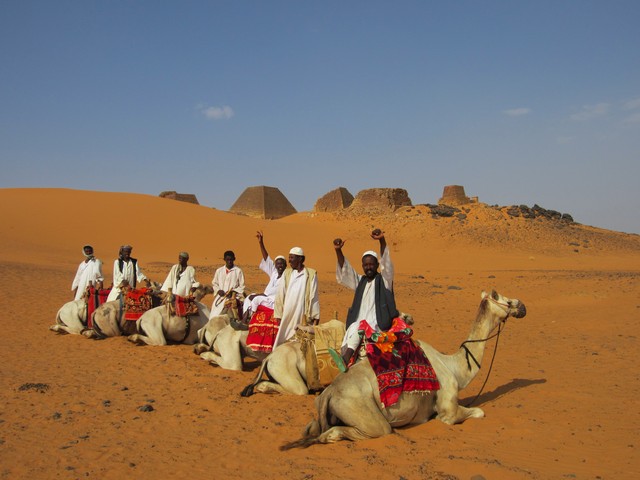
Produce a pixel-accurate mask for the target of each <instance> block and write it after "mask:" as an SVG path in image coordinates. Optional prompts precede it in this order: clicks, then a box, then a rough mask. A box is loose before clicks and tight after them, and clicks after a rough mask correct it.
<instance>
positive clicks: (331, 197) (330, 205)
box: [313, 187, 353, 212]
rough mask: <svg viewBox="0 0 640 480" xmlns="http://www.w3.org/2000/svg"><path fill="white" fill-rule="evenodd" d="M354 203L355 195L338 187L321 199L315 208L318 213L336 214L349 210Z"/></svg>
mask: <svg viewBox="0 0 640 480" xmlns="http://www.w3.org/2000/svg"><path fill="white" fill-rule="evenodd" d="M352 202H353V195H351V193H349V190H347V189H346V188H344V187H338V188H336V189H335V190H331V191H330V192H329V193H325V194H324V195H323V196H322V197H320V198H319V199H318V200H317V201H316V204H315V205H314V207H313V210H314V211H316V212H335V211H336V210H343V209H345V208H348V207H349V206H350V205H351V203H352Z"/></svg>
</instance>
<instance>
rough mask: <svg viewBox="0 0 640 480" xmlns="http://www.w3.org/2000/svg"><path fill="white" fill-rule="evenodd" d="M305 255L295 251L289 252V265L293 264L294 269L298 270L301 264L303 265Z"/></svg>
mask: <svg viewBox="0 0 640 480" xmlns="http://www.w3.org/2000/svg"><path fill="white" fill-rule="evenodd" d="M303 258H304V257H301V256H300V255H294V254H293V253H290V254H289V265H291V268H293V269H294V270H298V269H299V268H300V266H301V265H302V259H303Z"/></svg>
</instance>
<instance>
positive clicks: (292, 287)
mask: <svg viewBox="0 0 640 480" xmlns="http://www.w3.org/2000/svg"><path fill="white" fill-rule="evenodd" d="M307 276H308V275H307V271H306V269H304V268H303V269H302V271H300V272H299V271H297V270H293V271H292V272H291V276H290V277H289V284H288V285H287V286H286V289H285V282H284V280H283V281H282V282H280V284H279V285H278V294H277V295H276V303H275V309H274V313H273V316H274V318H280V328H279V329H278V335H277V336H276V340H275V343H274V344H273V348H276V347H277V346H278V345H280V344H282V343H284V342H286V341H287V340H289V339H290V338H291V337H293V336H294V335H295V333H296V328H297V327H298V325H300V323H301V322H302V318H303V316H304V315H305V311H304V309H305V300H306V299H307V298H308V299H309V313H308V316H309V318H308V320H309V321H311V320H316V319H319V318H320V302H319V300H318V275H317V274H316V275H315V276H314V278H313V280H312V282H311V285H310V288H309V291H308V292H307V291H306V286H307ZM283 278H284V274H283Z"/></svg>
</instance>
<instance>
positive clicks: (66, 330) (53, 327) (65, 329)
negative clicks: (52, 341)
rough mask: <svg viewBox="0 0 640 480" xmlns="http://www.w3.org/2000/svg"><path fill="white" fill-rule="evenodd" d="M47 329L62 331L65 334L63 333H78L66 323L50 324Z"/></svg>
mask: <svg viewBox="0 0 640 480" xmlns="http://www.w3.org/2000/svg"><path fill="white" fill-rule="evenodd" d="M49 330H51V331H52V332H56V333H62V334H65V333H70V334H73V333H78V332H76V331H74V330H71V329H70V328H69V327H67V326H66V325H51V326H50V327H49Z"/></svg>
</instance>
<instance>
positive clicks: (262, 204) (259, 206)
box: [229, 185, 297, 220]
mask: <svg viewBox="0 0 640 480" xmlns="http://www.w3.org/2000/svg"><path fill="white" fill-rule="evenodd" d="M229 211H230V212H232V213H237V214H239V215H247V216H249V217H255V218H264V219H267V220H274V219H276V218H282V217H286V216H287V215H292V214H294V213H297V211H296V209H295V208H293V205H291V203H290V202H289V200H287V197H285V196H284V195H283V194H282V192H281V191H280V190H278V189H277V188H276V187H266V186H264V185H261V186H258V187H247V188H246V189H245V191H244V192H242V195H240V196H239V197H238V199H237V200H236V201H235V203H234V204H233V205H232V206H231V208H230V209H229Z"/></svg>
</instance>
